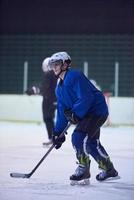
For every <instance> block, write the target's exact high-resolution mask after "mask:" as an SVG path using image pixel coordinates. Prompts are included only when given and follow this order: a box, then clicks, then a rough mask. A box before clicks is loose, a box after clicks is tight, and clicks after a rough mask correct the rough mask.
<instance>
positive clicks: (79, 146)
mask: <svg viewBox="0 0 134 200" xmlns="http://www.w3.org/2000/svg"><path fill="white" fill-rule="evenodd" d="M102 120H103V121H102V123H104V121H105V120H104V119H102ZM84 123H85V122H84ZM101 125H102V124H101V121H100V125H99V123H98V126H97V125H96V122H95V121H91V123H88V124H87V126H86V127H88V130H90V132H89V131H88V133H86V132H84V131H85V129H84V128H83V130H84V131H82V127H80V126H77V127H76V129H75V130H74V132H73V134H72V145H73V147H74V149H75V150H76V157H77V159H78V161H79V163H80V164H84V165H88V164H90V158H89V155H91V156H92V157H93V158H94V159H95V160H96V162H97V163H98V165H99V168H101V169H104V170H108V169H111V168H112V167H113V165H112V162H111V161H110V158H109V155H108V153H107V152H106V150H105V149H104V147H103V146H102V145H101V143H100V141H99V137H100V127H101ZM80 128H81V130H80Z"/></svg>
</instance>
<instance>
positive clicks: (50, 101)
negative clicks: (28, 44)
mask: <svg viewBox="0 0 134 200" xmlns="http://www.w3.org/2000/svg"><path fill="white" fill-rule="evenodd" d="M48 62H49V58H46V59H45V60H44V61H43V63H42V70H43V72H44V73H43V78H42V83H41V86H39V87H38V86H32V87H31V88H29V89H28V90H27V91H26V93H27V94H28V95H34V94H41V95H42V96H43V101H42V114H43V121H44V123H45V125H46V129H47V134H48V139H49V140H48V141H47V142H44V143H43V145H44V146H45V145H49V144H51V143H52V130H53V127H54V114H55V109H56V97H55V87H56V83H57V78H56V76H55V75H54V72H53V71H52V70H51V71H50V70H48Z"/></svg>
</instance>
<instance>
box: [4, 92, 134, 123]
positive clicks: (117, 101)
mask: <svg viewBox="0 0 134 200" xmlns="http://www.w3.org/2000/svg"><path fill="white" fill-rule="evenodd" d="M108 101H109V103H108V104H109V112H110V115H109V123H110V124H112V125H134V98H130V97H110V98H109V100H108ZM0 120H2V121H4V120H5V121H19V122H42V120H43V117H42V96H39V95H37V96H34V95H33V96H28V95H0Z"/></svg>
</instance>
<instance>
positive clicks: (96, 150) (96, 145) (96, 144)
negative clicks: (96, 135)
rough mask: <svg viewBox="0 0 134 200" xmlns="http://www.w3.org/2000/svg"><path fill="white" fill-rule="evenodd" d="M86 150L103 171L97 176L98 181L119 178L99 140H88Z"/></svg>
mask: <svg viewBox="0 0 134 200" xmlns="http://www.w3.org/2000/svg"><path fill="white" fill-rule="evenodd" d="M86 150H87V152H88V153H90V154H91V155H92V157H93V158H94V159H95V160H96V161H97V163H98V165H99V168H100V169H101V170H102V172H100V173H99V174H98V175H97V176H96V179H97V180H98V181H103V180H106V179H108V178H111V177H117V176H118V172H117V171H116V170H115V168H114V166H113V163H112V162H111V160H110V158H109V155H108V154H107V152H106V150H105V149H104V147H103V146H102V145H101V143H100V141H99V140H98V139H94V140H93V139H92V140H91V139H89V138H88V141H87V146H86Z"/></svg>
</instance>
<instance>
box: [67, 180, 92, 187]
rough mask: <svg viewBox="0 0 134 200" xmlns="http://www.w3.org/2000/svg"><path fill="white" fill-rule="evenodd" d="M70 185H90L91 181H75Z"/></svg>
mask: <svg viewBox="0 0 134 200" xmlns="http://www.w3.org/2000/svg"><path fill="white" fill-rule="evenodd" d="M70 185H72V186H74V185H81V186H84V185H90V180H89V179H83V180H80V181H75V180H71V182H70Z"/></svg>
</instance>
